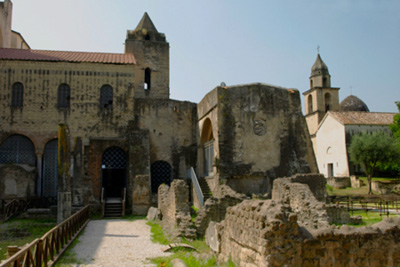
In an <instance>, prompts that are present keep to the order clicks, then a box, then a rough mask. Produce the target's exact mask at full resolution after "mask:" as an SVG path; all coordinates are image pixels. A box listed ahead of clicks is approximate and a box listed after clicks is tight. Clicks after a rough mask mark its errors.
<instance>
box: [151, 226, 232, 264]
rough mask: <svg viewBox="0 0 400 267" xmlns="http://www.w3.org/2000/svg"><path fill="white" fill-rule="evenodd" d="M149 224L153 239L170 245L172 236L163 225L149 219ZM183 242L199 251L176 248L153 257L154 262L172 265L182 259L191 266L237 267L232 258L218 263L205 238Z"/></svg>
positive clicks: (184, 240) (183, 240)
mask: <svg viewBox="0 0 400 267" xmlns="http://www.w3.org/2000/svg"><path fill="white" fill-rule="evenodd" d="M147 225H149V226H150V227H151V233H152V235H151V239H152V241H153V242H156V243H160V244H163V245H168V244H170V243H173V242H174V241H173V240H172V238H170V237H167V236H165V234H164V231H163V230H162V228H161V225H160V224H159V223H157V222H154V221H148V222H147ZM181 243H185V244H188V245H190V246H192V247H194V248H195V249H196V250H197V251H198V252H194V251H190V252H188V251H187V250H186V249H185V248H182V249H176V250H175V251H174V253H173V254H172V255H170V256H168V257H157V258H154V259H152V262H153V263H155V264H156V265H157V266H165V267H172V264H171V261H172V260H174V259H181V260H183V262H185V264H186V265H187V266H190V267H214V266H223V267H235V264H234V263H233V262H232V261H231V260H230V261H229V262H227V263H226V264H224V265H217V259H216V257H215V256H213V255H212V254H211V253H210V248H209V247H208V246H207V244H206V242H205V240H204V238H203V239H196V240H186V239H182V241H181Z"/></svg>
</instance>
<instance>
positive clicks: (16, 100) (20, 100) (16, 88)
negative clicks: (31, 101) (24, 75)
mask: <svg viewBox="0 0 400 267" xmlns="http://www.w3.org/2000/svg"><path fill="white" fill-rule="evenodd" d="M23 104H24V86H23V85H22V83H14V84H13V86H12V99H11V106H13V107H22V106H23Z"/></svg>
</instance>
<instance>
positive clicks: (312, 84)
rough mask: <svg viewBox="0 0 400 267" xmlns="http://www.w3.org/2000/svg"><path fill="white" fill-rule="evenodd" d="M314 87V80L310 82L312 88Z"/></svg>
mask: <svg viewBox="0 0 400 267" xmlns="http://www.w3.org/2000/svg"><path fill="white" fill-rule="evenodd" d="M313 86H314V82H313V80H310V88H313Z"/></svg>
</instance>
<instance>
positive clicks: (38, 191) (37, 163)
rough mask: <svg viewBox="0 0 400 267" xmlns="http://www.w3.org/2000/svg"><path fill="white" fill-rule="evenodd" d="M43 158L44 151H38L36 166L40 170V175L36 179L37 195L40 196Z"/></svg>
mask: <svg viewBox="0 0 400 267" xmlns="http://www.w3.org/2000/svg"><path fill="white" fill-rule="evenodd" d="M42 158H43V153H36V168H37V170H38V175H37V180H36V196H37V197H40V196H41V195H42Z"/></svg>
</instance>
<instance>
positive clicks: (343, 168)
mask: <svg viewBox="0 0 400 267" xmlns="http://www.w3.org/2000/svg"><path fill="white" fill-rule="evenodd" d="M339 90H340V89H339V88H337V87H331V75H330V74H329V70H328V67H327V65H326V64H325V62H324V61H323V60H322V58H321V56H320V55H319V54H318V56H317V59H316V60H315V63H314V65H313V66H312V68H311V76H310V89H309V90H307V91H305V92H304V93H303V95H304V104H305V116H306V120H307V126H308V129H309V132H310V136H311V140H312V143H313V150H314V152H315V157H316V160H317V164H318V169H319V172H320V173H322V174H324V175H325V177H349V176H350V175H354V174H357V175H358V174H363V171H362V169H361V168H360V166H354V164H352V163H351V161H350V157H349V153H348V147H349V145H350V143H351V137H352V136H353V135H355V134H359V133H362V132H367V133H371V132H376V131H381V132H387V133H391V131H390V129H389V124H391V123H393V117H394V115H395V114H396V113H388V112H370V111H369V108H368V106H367V105H366V104H365V103H364V102H363V101H362V100H361V99H359V98H358V97H357V96H354V95H350V96H348V97H346V98H345V99H343V100H342V101H341V102H340V103H339Z"/></svg>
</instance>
